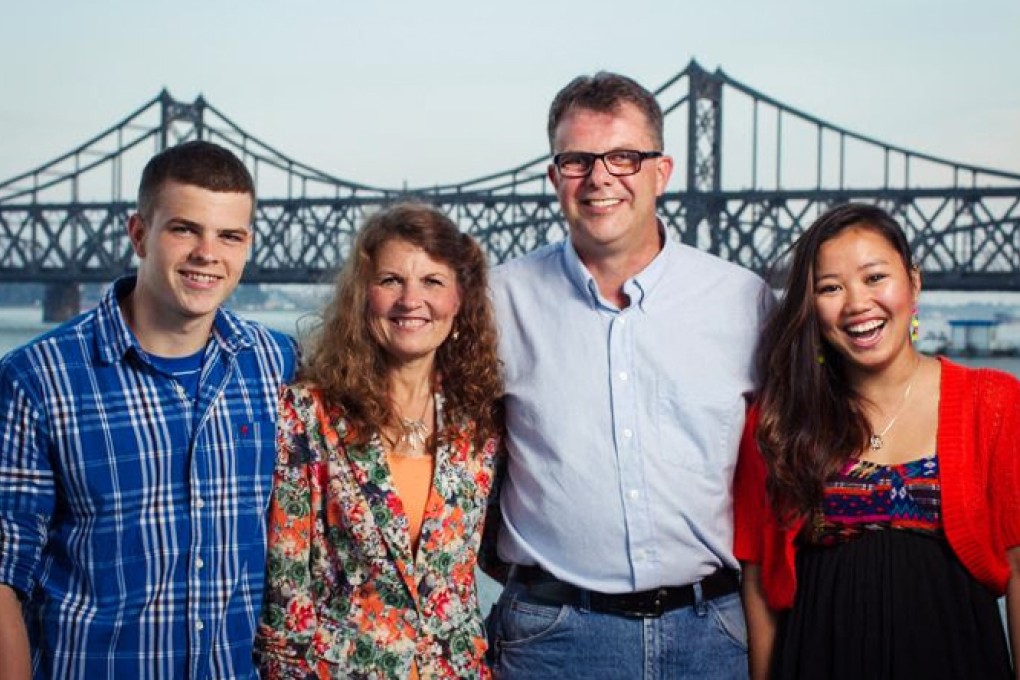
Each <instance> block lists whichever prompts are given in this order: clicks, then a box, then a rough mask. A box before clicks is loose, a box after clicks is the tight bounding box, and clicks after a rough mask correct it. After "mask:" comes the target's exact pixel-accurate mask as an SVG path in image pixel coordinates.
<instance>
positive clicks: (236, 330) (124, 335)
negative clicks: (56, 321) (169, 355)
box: [96, 275, 254, 364]
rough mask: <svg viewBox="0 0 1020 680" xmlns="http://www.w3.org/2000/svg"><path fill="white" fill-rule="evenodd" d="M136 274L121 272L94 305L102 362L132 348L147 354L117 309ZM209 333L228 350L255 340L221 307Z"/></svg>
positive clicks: (109, 361) (231, 352) (114, 361)
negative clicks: (123, 274) (123, 273)
mask: <svg viewBox="0 0 1020 680" xmlns="http://www.w3.org/2000/svg"><path fill="white" fill-rule="evenodd" d="M137 278H138V277H136V276H134V275H132V276H123V277H121V278H119V279H117V280H116V281H114V282H113V285H112V286H110V287H109V288H107V290H106V292H105V293H104V294H103V297H102V299H101V300H100V301H99V306H98V307H97V308H96V323H97V326H98V332H97V333H96V343H97V345H98V346H97V347H96V352H97V355H98V357H99V360H100V361H102V362H103V363H107V364H112V363H116V362H117V361H119V360H121V359H123V358H124V356H125V355H126V354H127V353H128V352H130V351H132V350H133V351H134V352H135V353H136V354H138V355H139V356H142V357H144V356H146V352H145V350H143V349H142V346H141V345H140V344H139V343H138V338H136V337H135V334H134V333H132V332H131V328H129V327H128V324H127V319H125V318H124V313H123V312H122V311H121V309H120V304H119V302H120V300H122V299H123V298H124V296H126V295H127V294H128V293H130V292H131V291H132V290H134V288H135V284H136V283H137ZM212 337H213V339H214V340H215V341H216V343H217V344H218V345H219V346H220V348H221V349H222V350H223V351H224V352H227V353H228V354H236V353H237V352H238V351H240V350H241V349H243V348H245V347H249V346H251V345H252V343H253V342H254V341H253V339H252V337H251V333H250V332H249V331H248V329H247V328H245V327H244V326H243V325H242V323H241V321H240V319H239V318H238V317H237V316H235V315H234V314H232V313H230V312H228V311H226V310H224V309H223V308H220V309H218V310H216V317H215V319H214V320H213V329H212Z"/></svg>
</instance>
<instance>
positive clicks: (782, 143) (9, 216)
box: [0, 61, 1020, 318]
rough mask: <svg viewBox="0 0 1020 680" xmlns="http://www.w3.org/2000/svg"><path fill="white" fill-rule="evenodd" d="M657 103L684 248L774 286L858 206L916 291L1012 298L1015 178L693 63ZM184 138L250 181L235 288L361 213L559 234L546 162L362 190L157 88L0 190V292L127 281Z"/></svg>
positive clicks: (331, 244)
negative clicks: (897, 254)
mask: <svg viewBox="0 0 1020 680" xmlns="http://www.w3.org/2000/svg"><path fill="white" fill-rule="evenodd" d="M655 95H656V97H657V98H658V101H659V103H660V105H661V106H662V109H663V112H664V113H665V115H666V147H667V148H666V150H667V152H670V153H672V154H673V155H674V157H675V159H676V168H677V169H676V171H675V175H674V181H675V182H676V183H677V185H678V186H670V187H669V188H667V191H666V193H665V194H664V195H663V196H662V197H661V199H660V202H659V211H660V214H661V216H662V218H663V220H664V222H665V223H666V226H667V229H668V231H669V232H670V234H671V236H672V237H674V238H676V239H678V240H679V241H681V242H683V243H687V244H690V245H692V246H695V247H697V248H700V249H703V250H706V251H708V252H711V253H714V254H716V255H719V256H720V257H723V258H726V259H728V260H731V261H733V262H736V263H739V264H741V265H743V266H745V267H748V268H750V269H752V270H754V271H756V272H759V273H761V274H763V275H765V276H767V277H772V278H773V280H775V278H776V277H777V276H778V274H777V272H781V270H782V264H783V261H784V255H785V254H786V253H787V251H788V249H789V246H790V245H791V244H792V243H793V242H794V241H795V240H796V238H797V237H798V235H799V234H800V233H801V232H802V231H803V230H804V229H805V228H806V227H807V226H808V225H809V224H810V223H811V221H812V220H813V219H814V218H815V217H817V215H818V214H820V213H821V212H822V211H824V210H825V209H827V208H828V207H830V206H832V205H834V204H837V203H841V202H846V201H850V200H859V201H867V202H871V203H875V204H878V205H881V206H882V207H884V208H885V209H887V210H888V211H889V212H891V213H892V214H893V215H894V216H895V217H896V218H897V219H898V220H899V221H900V223H901V224H903V226H904V228H905V230H906V232H907V235H908V238H909V239H910V241H911V244H912V247H913V252H914V254H915V257H916V258H917V261H918V263H919V264H920V266H921V268H922V271H923V272H924V280H925V287H926V288H927V289H942V290H1020V173H1016V172H1009V171H1005V170H1000V169H995V168H988V167H980V166H977V165H972V164H967V163H965V162H961V161H957V160H950V159H946V158H941V157H938V156H935V155H931V154H928V153H921V152H918V151H913V150H910V149H906V148H904V147H901V146H898V145H896V144H892V143H889V142H886V141H882V140H878V139H875V138H872V137H869V136H867V135H864V134H861V133H858V132H854V131H851V130H848V129H846V128H843V127H840V126H839V125H837V124H835V123H832V122H828V121H825V120H822V119H820V118H818V117H816V116H813V115H811V114H810V113H807V112H804V111H801V110H799V109H797V108H795V107H793V106H791V105H788V104H786V103H783V102H780V101H778V100H776V99H774V98H772V97H770V96H768V95H767V94H764V93H762V92H759V91H758V90H755V89H754V88H752V87H750V86H748V85H746V84H744V83H742V82H740V81H738V80H735V79H734V78H732V77H730V76H729V75H728V74H726V73H725V72H723V71H722V70H721V69H716V70H715V71H714V72H710V71H707V70H705V69H703V68H702V67H701V66H700V65H699V64H698V63H697V62H696V61H691V62H690V63H689V64H688V65H687V66H686V68H684V69H683V70H682V71H680V72H679V73H677V74H676V75H675V76H673V77H672V78H670V79H669V80H667V81H666V82H665V83H663V84H662V85H661V86H660V87H659V88H658V89H656V90H655ZM724 112H725V115H724ZM535 124H536V125H540V124H541V121H535ZM190 139H207V140H210V141H213V142H216V143H219V144H222V145H224V146H226V147H228V148H230V149H231V150H233V151H234V152H235V153H236V154H237V155H238V156H239V157H241V158H242V159H243V160H244V161H245V163H246V164H247V165H248V167H249V168H250V169H251V171H252V174H253V175H254V177H255V180H256V185H257V187H258V192H259V196H260V198H259V201H258V206H257V209H256V215H255V220H254V231H255V239H254V244H255V245H254V247H253V251H252V254H251V258H250V261H249V263H248V266H247V268H246V270H245V276H244V281H245V282H246V283H309V282H321V281H323V280H325V279H326V278H328V277H329V276H330V274H331V273H332V272H334V271H335V270H336V268H337V267H338V266H339V265H340V264H342V263H343V261H344V259H345V257H346V255H347V253H348V251H349V248H350V244H351V241H352V236H353V234H354V233H355V232H356V230H357V229H358V227H359V226H360V224H361V223H362V221H363V219H364V218H365V216H366V215H367V214H369V213H371V212H372V211H373V210H375V209H377V208H378V207H379V206H381V205H385V204H389V203H392V202H394V201H397V200H406V199H417V200H424V201H427V202H429V203H432V204H434V205H436V206H438V207H439V208H441V209H443V210H444V211H446V212H447V213H448V214H449V215H450V216H451V217H452V218H453V219H454V220H455V221H456V222H457V223H458V224H459V225H460V227H461V229H462V230H464V231H466V232H467V233H470V234H471V235H473V236H474V237H475V238H477V239H478V240H479V241H480V243H481V244H482V247H483V248H484V249H485V251H486V252H487V254H488V256H489V258H490V260H491V261H492V262H502V261H504V260H507V259H510V258H513V257H517V256H519V255H522V254H524V253H527V252H528V251H530V250H532V249H535V248H537V247H539V246H542V245H544V244H546V243H549V242H553V241H557V240H560V239H562V238H564V237H565V236H566V227H565V225H564V223H563V222H562V220H561V217H560V213H559V207H558V205H557V199H556V195H555V193H554V191H553V188H552V186H551V185H550V184H549V182H548V178H547V175H546V168H547V165H548V163H549V156H548V155H547V154H545V155H541V156H538V157H536V158H534V159H533V160H530V161H527V162H525V163H523V164H520V165H517V166H515V167H512V168H510V169H508V170H504V171H501V172H496V173H493V174H489V175H486V176H484V177H479V178H476V179H471V180H468V181H464V182H460V183H456V184H448V185H439V186H432V187H419V188H410V189H408V188H403V189H392V188H386V187H377V186H369V185H366V184H361V183H359V182H355V181H351V180H348V179H344V178H341V177H338V176H336V175H334V174H331V173H329V172H325V171H322V170H319V169H317V168H313V167H310V166H308V165H306V164H304V163H301V162H300V161H298V160H296V159H294V158H291V157H289V156H288V155H286V154H285V153H284V152H282V151H280V150H279V149H276V148H274V147H273V146H270V145H269V144H266V143H265V142H263V141H261V140H260V139H258V138H256V137H254V136H253V135H251V134H249V133H248V132H247V131H245V130H244V129H243V128H242V127H241V126H239V125H238V124H236V123H235V122H234V121H233V120H231V119H230V118H229V117H227V116H226V115H225V114H224V113H223V112H221V111H220V110H219V109H217V108H216V107H215V106H213V105H212V104H211V103H209V102H208V101H206V100H205V98H204V97H202V96H199V97H198V98H196V99H195V100H194V101H192V102H183V101H178V100H176V99H174V98H173V97H172V96H171V95H170V93H168V92H167V91H165V90H164V91H163V92H161V93H160V94H159V95H158V96H156V97H155V98H153V99H152V100H151V101H149V102H146V103H145V104H144V105H143V106H141V107H140V108H139V109H137V110H136V111H134V112H133V113H131V114H130V115H128V116H127V117H125V118H124V119H123V120H121V121H119V122H118V123H116V124H115V125H113V126H111V127H110V128H109V129H107V130H105V131H103V132H101V133H99V134H98V135H96V136H95V137H93V138H92V139H89V140H88V141H86V142H84V143H83V144H81V145H80V146H78V147H77V148H75V149H72V150H71V151H69V152H67V153H65V154H63V155H61V156H60V157H58V158H56V159H54V160H52V161H50V162H48V163H45V164H43V165H41V166H39V167H37V168H34V169H32V170H29V171H27V172H24V173H22V174H20V175H18V176H16V177H13V178H10V179H8V180H6V181H2V182H0V281H8V282H42V283H45V284H46V285H47V295H46V298H47V299H46V301H45V309H44V315H46V316H48V317H50V318H55V317H58V316H63V315H66V314H65V313H63V312H61V309H66V308H72V311H74V310H73V308H75V306H76V304H77V297H76V296H77V290H78V284H80V283H82V282H104V281H110V280H112V279H114V278H116V277H117V276H119V275H121V274H122V273H124V272H125V271H127V270H130V269H131V268H132V267H133V266H134V264H135V263H134V260H133V253H132V250H131V246H130V242H129V241H128V238H127V233H126V224H127V219H128V217H129V216H130V214H131V212H132V211H133V210H134V208H135V206H134V191H135V187H136V184H137V180H138V177H139V175H140V172H141V168H142V166H143V165H144V163H145V161H147V160H148V158H149V157H151V155H152V154H154V153H156V152H158V151H159V150H161V149H163V148H166V147H167V146H169V145H173V144H177V143H180V142H182V141H186V140H190ZM678 150H679V151H678Z"/></svg>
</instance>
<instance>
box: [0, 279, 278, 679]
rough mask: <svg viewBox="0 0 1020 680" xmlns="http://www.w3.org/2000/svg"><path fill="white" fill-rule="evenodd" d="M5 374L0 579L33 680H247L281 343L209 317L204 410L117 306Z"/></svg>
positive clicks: (36, 347)
mask: <svg viewBox="0 0 1020 680" xmlns="http://www.w3.org/2000/svg"><path fill="white" fill-rule="evenodd" d="M133 285H134V280H133V279H132V278H126V279H121V280H120V281H118V282H117V283H116V284H115V285H114V286H112V287H111V289H110V290H109V291H108V292H107V294H106V295H105V297H104V299H103V300H102V302H101V304H100V305H99V306H98V307H97V308H96V309H94V310H92V311H90V312H88V313H86V314H83V315H82V316H80V317H78V318H77V319H74V320H72V321H70V322H68V323H67V324H64V325H63V326H61V327H59V328H57V329H55V330H53V331H51V332H50V333H48V334H47V335H45V336H43V337H42V338H40V339H38V340H37V341H35V342H33V343H31V344H29V345H26V346H25V347H22V348H19V349H17V350H15V351H13V352H11V353H10V354H8V355H7V356H6V357H4V359H3V361H2V363H0V413H2V418H0V583H5V584H8V585H10V586H11V587H13V588H14V589H15V590H17V591H18V592H19V594H20V595H21V596H22V597H24V601H25V613H26V620H27V623H28V627H29V634H30V637H31V638H32V649H33V664H34V666H35V676H36V677H40V678H41V677H45V678H50V677H55V678H56V677H59V678H71V679H74V678H81V679H83V680H84V679H86V678H87V679H88V680H95V679H96V678H111V679H112V678H234V677H252V676H253V675H254V669H253V666H252V662H251V646H252V641H253V637H254V631H255V625H256V623H257V620H258V614H259V608H260V606H261V598H262V584H263V570H264V560H265V533H266V526H265V512H266V508H267V505H268V500H269V492H270V484H271V478H272V471H273V463H274V454H275V426H274V423H275V415H276V402H277V394H278V391H279V388H280V386H281V384H282V383H283V381H285V380H287V379H289V378H290V377H291V376H292V373H293V370H294V365H295V361H296V347H295V345H294V342H293V340H292V339H290V338H289V337H287V336H285V335H283V334H279V333H276V332H273V331H269V330H267V329H265V328H263V327H261V326H259V325H257V324H253V323H251V322H247V321H244V320H242V319H240V318H238V317H236V316H234V315H233V314H231V313H229V312H227V311H224V310H220V311H219V312H218V313H217V316H216V320H215V322H214V328H213V333H212V336H211V338H210V341H209V344H208V346H207V349H206V353H205V360H204V366H203V370H202V376H201V379H200V386H199V390H198V396H197V399H194V400H193V398H192V395H191V394H188V393H187V392H186V391H185V390H184V389H183V388H181V386H180V385H179V383H178V382H177V381H176V380H174V379H173V378H171V377H169V376H167V375H165V374H162V373H160V372H159V370H158V369H157V368H156V366H155V365H154V364H153V362H152V361H151V359H150V358H149V357H148V356H147V355H146V353H145V352H144V350H142V348H141V347H140V346H139V345H138V343H137V341H136V340H135V338H134V336H133V335H132V334H131V332H130V331H129V329H128V327H127V325H126V323H125V321H124V318H123V317H122V315H121V312H120V309H119V307H118V304H117V299H118V298H119V297H121V296H123V295H124V294H126V293H127V292H128V291H129V290H130V289H131V288H132V287H133Z"/></svg>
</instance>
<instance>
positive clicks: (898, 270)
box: [814, 224, 921, 372]
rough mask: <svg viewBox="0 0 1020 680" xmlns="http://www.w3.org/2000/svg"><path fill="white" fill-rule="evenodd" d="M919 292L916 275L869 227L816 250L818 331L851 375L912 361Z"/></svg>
mask: <svg viewBox="0 0 1020 680" xmlns="http://www.w3.org/2000/svg"><path fill="white" fill-rule="evenodd" d="M920 292H921V281H920V275H919V274H918V273H917V270H916V269H913V268H910V269H908V267H907V265H906V264H905V263H904V262H903V259H902V258H901V257H900V254H899V252H898V251H897V250H896V249H895V248H894V247H893V245H892V244H891V243H890V242H889V241H888V240H886V238H885V237H883V236H882V235H881V234H879V233H878V232H876V231H875V230H874V229H871V228H869V227H868V226H867V225H863V224H862V225H855V226H851V227H848V228H847V229H845V230H843V231H841V232H840V233H839V234H838V235H836V236H834V237H833V238H831V239H830V240H828V241H826V242H824V243H823V244H822V245H821V247H820V248H819V250H818V257H817V258H816V260H815V271H814V295H815V311H816V313H817V315H818V324H819V328H820V330H821V333H822V337H824V338H825V340H826V341H827V342H828V343H829V344H830V345H831V346H832V347H833V348H834V349H835V350H836V351H837V352H839V353H840V354H842V355H843V356H844V357H845V358H846V359H847V362H848V366H849V367H850V368H851V370H856V371H863V372H872V371H876V370H879V369H882V368H885V367H888V366H891V365H892V364H894V363H895V362H896V361H897V360H902V359H904V358H907V357H909V356H910V355H911V353H912V348H911V344H910V321H911V317H912V315H913V310H914V308H915V306H916V304H917V298H918V295H919V294H920Z"/></svg>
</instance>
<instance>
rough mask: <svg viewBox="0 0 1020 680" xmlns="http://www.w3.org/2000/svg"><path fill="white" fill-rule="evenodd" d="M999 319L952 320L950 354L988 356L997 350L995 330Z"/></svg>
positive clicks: (950, 326)
mask: <svg viewBox="0 0 1020 680" xmlns="http://www.w3.org/2000/svg"><path fill="white" fill-rule="evenodd" d="M1000 323H1001V322H1000V321H999V320H998V319H951V320H950V321H949V330H950V334H949V346H948V347H947V348H946V352H947V353H948V354H956V355H961V356H988V355H989V354H992V353H993V352H994V351H995V350H996V349H998V348H997V347H996V344H995V330H996V328H998V326H999V324H1000Z"/></svg>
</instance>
